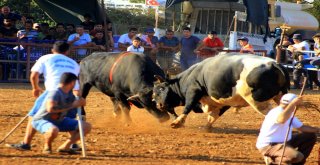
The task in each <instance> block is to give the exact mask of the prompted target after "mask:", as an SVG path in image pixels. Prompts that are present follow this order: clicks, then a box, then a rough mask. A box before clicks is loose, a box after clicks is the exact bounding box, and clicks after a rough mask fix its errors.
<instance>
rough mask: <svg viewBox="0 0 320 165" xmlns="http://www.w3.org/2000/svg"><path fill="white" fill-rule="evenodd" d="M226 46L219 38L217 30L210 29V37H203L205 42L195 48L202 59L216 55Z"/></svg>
mask: <svg viewBox="0 0 320 165" xmlns="http://www.w3.org/2000/svg"><path fill="white" fill-rule="evenodd" d="M223 47H224V44H223V42H222V41H221V39H220V38H218V35H217V32H216V31H210V32H209V33H208V37H206V38H204V39H203V42H201V44H200V45H199V46H198V47H197V48H196V49H195V53H196V54H197V55H198V57H199V58H200V60H203V59H205V58H208V57H212V56H215V55H217V54H218V53H219V51H220V50H222V49H223Z"/></svg>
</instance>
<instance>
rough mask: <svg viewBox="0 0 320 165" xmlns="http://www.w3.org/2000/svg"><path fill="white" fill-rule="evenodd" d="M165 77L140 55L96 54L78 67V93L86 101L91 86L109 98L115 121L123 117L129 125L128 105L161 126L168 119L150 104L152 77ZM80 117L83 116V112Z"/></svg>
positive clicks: (155, 66) (154, 105) (162, 112)
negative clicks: (142, 110)
mask: <svg viewBox="0 0 320 165" xmlns="http://www.w3.org/2000/svg"><path fill="white" fill-rule="evenodd" d="M158 74H159V75H160V76H165V75H164V72H163V71H162V70H161V68H159V67H158V66H157V65H156V64H155V63H153V62H152V60H151V59H150V58H149V57H147V56H146V55H143V54H136V53H130V52H123V53H106V52H96V53H93V54H91V55H90V56H88V57H86V58H84V59H83V60H82V61H81V63H80V75H79V82H80V93H81V95H82V97H83V98H86V97H87V95H88V94H89V91H90V89H91V87H92V86H94V87H96V88H97V89H98V90H100V91H101V92H102V93H104V94H106V95H107V96H109V97H110V98H111V101H112V103H113V107H114V111H113V114H114V115H115V116H116V117H119V116H120V115H121V112H123V113H124V114H125V118H126V122H127V123H130V122H131V121H132V120H131V117H130V114H129V112H130V108H131V107H130V105H131V103H132V104H134V105H136V106H137V107H139V108H145V109H146V110H147V111H148V112H149V113H151V114H152V115H153V116H155V117H156V118H158V120H159V121H160V122H164V121H167V120H168V119H169V118H170V117H169V115H168V113H167V112H166V111H161V110H159V109H157V107H156V104H155V103H154V102H152V89H153V82H154V80H155V79H154V76H155V75H158ZM83 113H85V111H84V109H83Z"/></svg>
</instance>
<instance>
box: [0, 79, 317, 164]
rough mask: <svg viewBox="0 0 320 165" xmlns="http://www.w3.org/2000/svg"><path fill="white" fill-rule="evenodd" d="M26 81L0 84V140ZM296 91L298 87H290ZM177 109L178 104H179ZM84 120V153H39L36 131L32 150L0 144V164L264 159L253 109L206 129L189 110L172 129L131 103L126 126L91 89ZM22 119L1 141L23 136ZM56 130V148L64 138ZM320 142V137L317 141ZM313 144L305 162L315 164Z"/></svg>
mask: <svg viewBox="0 0 320 165" xmlns="http://www.w3.org/2000/svg"><path fill="white" fill-rule="evenodd" d="M30 89H31V88H30V85H28V84H0V104H1V106H0V138H1V139H2V138H3V137H4V136H5V135H6V134H7V133H8V132H9V131H10V130H11V129H12V128H13V127H14V126H15V125H16V124H17V123H18V122H19V121H20V120H21V119H22V118H23V117H24V116H25V115H26V113H27V112H28V110H29V109H30V108H31V107H32V105H33V101H34V100H35V99H34V98H33V97H32V95H31V90H30ZM292 92H294V93H298V92H299V91H292ZM305 100H306V101H307V102H312V103H313V104H316V105H317V106H319V105H320V91H316V90H314V91H310V90H307V91H306V94H305ZM178 112H179V113H180V112H181V108H179V109H178ZM87 113H88V115H87V121H88V122H90V123H92V125H93V130H92V132H91V134H89V135H88V136H87V137H86V145H87V150H88V157H87V158H85V159H83V158H81V155H71V156H70V155H59V154H57V153H56V152H54V153H53V154H52V155H44V154H42V153H41V151H42V146H43V137H42V136H41V134H39V133H37V134H36V136H35V138H34V141H33V143H32V144H33V145H32V151H16V150H13V149H10V148H7V147H5V145H4V144H1V145H0V164H33V165H34V164H42V165H44V164H92V165H96V164H119V165H120V164H121V165H123V164H124V165H126V164H139V165H141V164H161V165H164V164H181V165H185V164H195V165H199V164H224V165H231V164H232V165H240V164H263V160H262V156H260V154H259V153H258V150H257V149H256V148H255V141H256V138H257V135H258V132H259V127H260V125H261V122H262V120H263V116H262V115H260V114H258V113H257V112H255V111H254V110H253V109H251V108H242V109H241V110H240V111H239V112H238V113H235V112H234V111H233V110H230V111H228V112H226V113H225V114H224V115H223V116H222V117H221V118H220V119H219V120H218V121H217V122H216V123H215V124H214V128H213V129H212V130H211V131H210V132H206V131H204V129H202V126H203V125H205V123H206V115H205V114H194V113H191V114H190V115H189V117H188V119H187V121H186V124H185V127H184V128H180V129H172V128H170V127H169V124H170V123H169V122H167V123H163V124H159V123H158V122H157V121H156V120H155V119H154V118H153V117H152V116H151V115H149V114H148V113H147V112H146V111H145V110H144V109H136V108H133V109H132V112H131V116H132V119H133V124H132V125H129V126H126V125H125V123H124V122H123V121H117V120H116V119H114V118H113V116H112V105H111V102H110V100H109V98H107V97H106V96H104V95H103V94H102V93H100V92H98V91H97V90H95V89H94V90H92V91H91V93H90V94H89V97H88V99H87ZM297 116H298V117H299V118H300V119H301V120H302V121H303V122H304V123H306V124H310V125H314V126H320V120H319V117H320V113H319V112H318V111H317V110H316V109H312V108H310V106H309V107H302V108H301V109H299V110H298V112H297ZM25 126H26V122H24V123H23V124H22V126H21V127H19V128H18V129H17V130H16V131H15V132H14V134H12V136H10V137H9V138H8V139H7V140H6V142H5V143H15V142H19V141H21V140H22V138H23V135H24V132H25ZM67 137H68V134H67V133H60V135H59V137H58V138H57V139H56V140H55V142H54V149H56V148H57V147H58V145H60V144H61V143H62V142H63V141H64V140H65V139H66V138H67ZM318 141H319V140H318ZM318 149H319V144H317V145H316V146H315V147H314V149H313V151H312V153H311V155H310V157H309V158H308V161H307V164H308V165H309V164H310V165H316V164H317V160H318Z"/></svg>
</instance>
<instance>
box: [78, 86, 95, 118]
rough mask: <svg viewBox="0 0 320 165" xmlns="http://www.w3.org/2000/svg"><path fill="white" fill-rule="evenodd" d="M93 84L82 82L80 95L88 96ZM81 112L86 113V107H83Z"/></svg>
mask: <svg viewBox="0 0 320 165" xmlns="http://www.w3.org/2000/svg"><path fill="white" fill-rule="evenodd" d="M91 87H92V85H91V84H90V83H82V82H80V95H81V96H82V97H83V98H87V96H88V94H89V91H90V89H91ZM81 114H82V115H86V111H85V110H84V107H83V106H82V107H81Z"/></svg>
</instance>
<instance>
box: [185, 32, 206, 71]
mask: <svg viewBox="0 0 320 165" xmlns="http://www.w3.org/2000/svg"><path fill="white" fill-rule="evenodd" d="M200 42H201V41H200V39H199V38H198V37H196V36H193V35H191V29H190V28H189V27H185V28H183V36H182V38H181V41H180V43H181V56H180V65H181V69H182V70H187V69H188V68H189V67H190V66H191V65H193V64H195V63H196V62H197V55H196V54H195V53H194V50H195V49H196V48H197V46H198V44H199V43H200Z"/></svg>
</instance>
